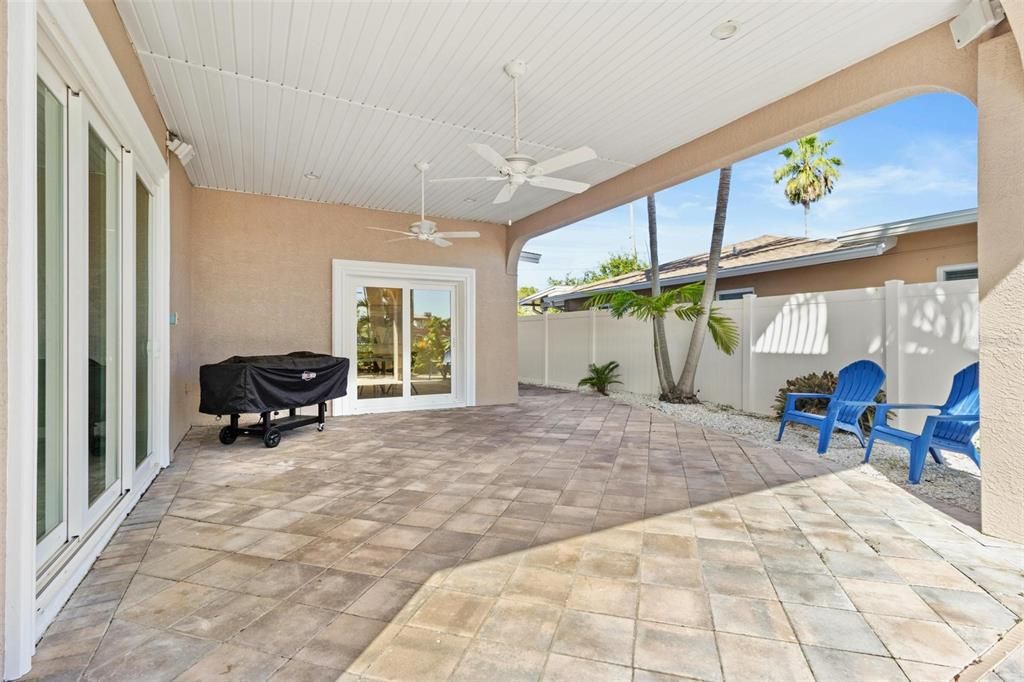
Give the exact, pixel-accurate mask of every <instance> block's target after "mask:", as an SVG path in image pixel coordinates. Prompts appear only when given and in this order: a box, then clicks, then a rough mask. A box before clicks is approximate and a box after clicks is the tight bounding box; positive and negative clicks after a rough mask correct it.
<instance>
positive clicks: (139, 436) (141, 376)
mask: <svg viewBox="0 0 1024 682" xmlns="http://www.w3.org/2000/svg"><path fill="white" fill-rule="evenodd" d="M151 205H152V196H151V195H150V193H149V191H148V190H147V189H146V186H145V185H144V184H143V183H142V180H140V179H139V178H136V179H135V466H136V467H138V466H139V465H140V464H142V463H143V462H144V461H145V460H146V458H147V457H148V456H149V454H150V450H151V447H150V440H149V366H150V362H149V348H150V343H149V227H150V206H151Z"/></svg>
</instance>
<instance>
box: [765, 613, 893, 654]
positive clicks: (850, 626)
mask: <svg viewBox="0 0 1024 682" xmlns="http://www.w3.org/2000/svg"><path fill="white" fill-rule="evenodd" d="M783 606H784V608H785V609H786V613H787V614H789V620H790V623H791V624H792V626H793V630H794V631H795V632H796V636H797V639H798V640H799V641H800V643H801V644H810V645H812V646H824V647H829V648H831V649H842V650H843V651H855V652H858V653H862V654H875V655H879V656H884V655H885V654H886V650H885V647H884V646H882V643H881V642H880V641H879V640H878V637H877V636H875V633H874V632H873V631H872V629H871V626H869V625H868V623H867V622H866V621H865V620H864V617H863V616H861V615H860V614H859V613H856V612H853V611H842V610H839V609H826V608H822V607H820V606H807V605H805V604H784V605H783Z"/></svg>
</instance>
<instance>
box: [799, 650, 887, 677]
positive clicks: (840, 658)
mask: <svg viewBox="0 0 1024 682" xmlns="http://www.w3.org/2000/svg"><path fill="white" fill-rule="evenodd" d="M803 650H804V656H805V657H806V658H807V662H808V663H810V664H811V671H812V672H813V673H814V676H815V677H816V678H817V679H818V680H821V682H828V681H829V680H886V681H887V682H888V681H892V682H899V681H900V680H906V676H905V675H904V674H903V671H902V670H900V666H899V665H898V664H897V663H896V661H894V660H893V659H891V658H889V657H887V656H869V655H868V654H857V653H853V652H852V651H840V650H838V649H824V648H822V647H816V646H806V645H805V646H804V647H803Z"/></svg>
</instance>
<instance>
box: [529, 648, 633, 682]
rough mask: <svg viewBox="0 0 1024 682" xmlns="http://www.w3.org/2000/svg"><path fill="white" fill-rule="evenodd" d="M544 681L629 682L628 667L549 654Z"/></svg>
mask: <svg viewBox="0 0 1024 682" xmlns="http://www.w3.org/2000/svg"><path fill="white" fill-rule="evenodd" d="M541 679H542V680H544V682H630V680H631V674H630V669H629V668H627V667H624V666H621V665H612V664H611V663H599V662H598V661H589V660H586V659H583V658H574V657H572V656H563V655H562V654H551V655H550V656H548V660H547V664H546V665H545V667H544V676H543V677H542V678H541Z"/></svg>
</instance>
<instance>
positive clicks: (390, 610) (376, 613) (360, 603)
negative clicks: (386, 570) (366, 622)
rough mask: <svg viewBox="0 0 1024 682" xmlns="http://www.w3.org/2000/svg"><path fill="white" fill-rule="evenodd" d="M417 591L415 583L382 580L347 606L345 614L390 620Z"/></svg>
mask: <svg viewBox="0 0 1024 682" xmlns="http://www.w3.org/2000/svg"><path fill="white" fill-rule="evenodd" d="M419 589H420V585H418V584H416V583H409V582H404V581H401V580H389V579H388V578H382V579H380V580H378V581H377V582H375V583H374V584H373V585H371V586H370V588H369V589H368V590H366V591H365V592H364V593H363V594H362V596H360V597H359V598H358V599H356V600H355V601H354V602H353V603H352V604H351V605H349V606H348V607H347V608H346V609H345V613H351V614H354V615H357V616H364V617H366V618H374V619H376V620H391V619H392V618H394V617H395V616H397V615H398V613H399V612H400V611H401V610H402V609H403V608H404V607H405V605H406V604H407V603H408V602H409V600H410V599H412V597H413V595H415V594H416V592H417V591H418V590H419Z"/></svg>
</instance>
